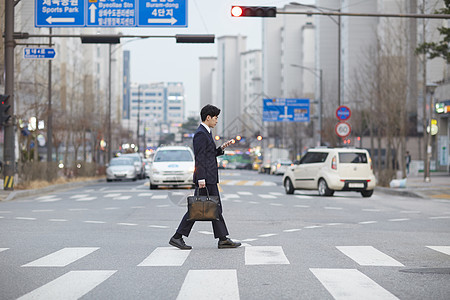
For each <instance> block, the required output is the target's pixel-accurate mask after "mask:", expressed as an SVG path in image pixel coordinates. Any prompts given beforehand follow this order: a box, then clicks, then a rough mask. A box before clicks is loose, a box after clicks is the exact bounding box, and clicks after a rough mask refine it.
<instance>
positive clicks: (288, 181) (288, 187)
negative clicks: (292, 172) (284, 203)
mask: <svg viewBox="0 0 450 300" xmlns="http://www.w3.org/2000/svg"><path fill="white" fill-rule="evenodd" d="M284 190H285V191H286V194H288V195H292V194H293V193H294V186H293V185H292V181H291V179H290V178H289V177H288V178H286V180H285V181H284Z"/></svg>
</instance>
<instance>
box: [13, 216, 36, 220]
mask: <svg viewBox="0 0 450 300" xmlns="http://www.w3.org/2000/svg"><path fill="white" fill-rule="evenodd" d="M15 219H16V220H28V221H34V220H36V218H28V217H16V218H15Z"/></svg>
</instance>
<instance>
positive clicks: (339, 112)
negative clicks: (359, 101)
mask: <svg viewBox="0 0 450 300" xmlns="http://www.w3.org/2000/svg"><path fill="white" fill-rule="evenodd" d="M351 115H352V111H351V110H350V108H348V107H347V106H345V105H342V106H339V107H338V108H337V109H336V117H337V118H338V119H339V120H341V121H346V120H348V119H350V116H351Z"/></svg>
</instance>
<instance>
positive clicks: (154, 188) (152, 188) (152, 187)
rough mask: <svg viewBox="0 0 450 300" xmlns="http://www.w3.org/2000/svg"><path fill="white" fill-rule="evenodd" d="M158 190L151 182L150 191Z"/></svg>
mask: <svg viewBox="0 0 450 300" xmlns="http://www.w3.org/2000/svg"><path fill="white" fill-rule="evenodd" d="M157 188H158V186H157V185H154V184H152V183H151V182H150V189H151V190H156V189H157Z"/></svg>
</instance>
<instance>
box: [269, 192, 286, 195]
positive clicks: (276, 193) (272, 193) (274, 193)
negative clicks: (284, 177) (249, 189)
mask: <svg viewBox="0 0 450 300" xmlns="http://www.w3.org/2000/svg"><path fill="white" fill-rule="evenodd" d="M269 194H271V195H274V196H284V195H285V194H283V193H278V192H270V193H269Z"/></svg>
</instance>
